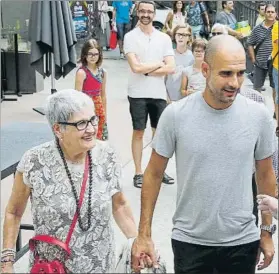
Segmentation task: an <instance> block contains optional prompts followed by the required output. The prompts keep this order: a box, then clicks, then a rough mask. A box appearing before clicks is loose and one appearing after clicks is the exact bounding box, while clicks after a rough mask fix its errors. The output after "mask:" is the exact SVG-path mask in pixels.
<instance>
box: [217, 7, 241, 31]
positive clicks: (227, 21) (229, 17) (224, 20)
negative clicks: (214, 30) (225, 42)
mask: <svg viewBox="0 0 279 274" xmlns="http://www.w3.org/2000/svg"><path fill="white" fill-rule="evenodd" d="M215 23H220V24H223V25H227V26H229V27H230V28H232V29H236V23H237V20H236V18H235V16H234V14H233V13H227V12H225V11H220V12H219V13H217V16H216V22H215Z"/></svg>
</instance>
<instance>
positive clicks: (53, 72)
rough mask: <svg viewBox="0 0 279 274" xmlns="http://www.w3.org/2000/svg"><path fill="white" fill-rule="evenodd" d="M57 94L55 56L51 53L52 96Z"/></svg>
mask: <svg viewBox="0 0 279 274" xmlns="http://www.w3.org/2000/svg"><path fill="white" fill-rule="evenodd" d="M55 92H57V90H56V88H55V62H54V54H53V53H51V94H53V93H55Z"/></svg>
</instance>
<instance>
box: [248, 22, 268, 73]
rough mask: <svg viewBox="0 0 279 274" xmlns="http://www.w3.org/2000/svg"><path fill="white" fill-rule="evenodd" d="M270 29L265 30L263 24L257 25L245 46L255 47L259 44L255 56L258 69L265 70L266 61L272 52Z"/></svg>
mask: <svg viewBox="0 0 279 274" xmlns="http://www.w3.org/2000/svg"><path fill="white" fill-rule="evenodd" d="M271 32H272V27H269V28H266V27H265V26H264V23H262V24H260V25H257V26H256V27H254V28H253V30H252V32H251V35H250V36H249V37H248V40H247V44H248V45H249V46H255V47H256V48H257V46H258V45H259V44H260V43H261V42H262V41H263V39H264V41H263V43H261V45H260V47H259V49H258V50H257V52H255V54H256V64H257V66H258V67H260V68H263V69H267V61H268V59H269V57H270V55H271V52H272V39H271Z"/></svg>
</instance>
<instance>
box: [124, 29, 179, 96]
mask: <svg viewBox="0 0 279 274" xmlns="http://www.w3.org/2000/svg"><path fill="white" fill-rule="evenodd" d="M124 51H125V54H128V53H135V54H136V55H137V58H138V59H139V61H140V62H141V63H151V62H161V61H163V60H164V57H166V56H174V51H173V48H172V42H171V39H170V37H169V36H168V35H167V34H165V33H162V32H160V31H158V30H156V29H155V28H153V32H152V34H151V35H146V34H145V33H143V32H142V31H141V29H140V28H139V27H137V28H135V29H133V30H132V31H130V32H128V33H127V34H126V35H125V37H124ZM128 96H129V97H132V98H152V99H163V100H166V98H167V92H166V86H165V82H164V76H145V75H143V74H138V73H134V72H133V71H132V70H131V69H130V73H129V78H128Z"/></svg>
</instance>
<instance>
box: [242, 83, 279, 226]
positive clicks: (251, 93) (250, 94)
mask: <svg viewBox="0 0 279 274" xmlns="http://www.w3.org/2000/svg"><path fill="white" fill-rule="evenodd" d="M240 94H241V95H243V96H245V97H246V98H249V99H251V100H253V101H255V102H257V103H259V104H263V105H266V101H265V97H264V96H263V95H262V94H261V93H260V92H258V91H257V90H254V89H250V88H245V89H243V88H242V89H241V90H240ZM275 138H276V137H275ZM272 166H273V170H274V173H275V177H276V190H275V196H276V197H277V196H278V183H279V174H278V167H279V166H278V144H277V142H275V152H274V153H273V154H272ZM255 171H256V169H255V167H254V168H253V176H252V190H253V200H254V207H253V214H254V215H255V217H256V220H255V222H256V225H258V222H259V212H258V208H257V192H258V190H257V183H256V174H255Z"/></svg>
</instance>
